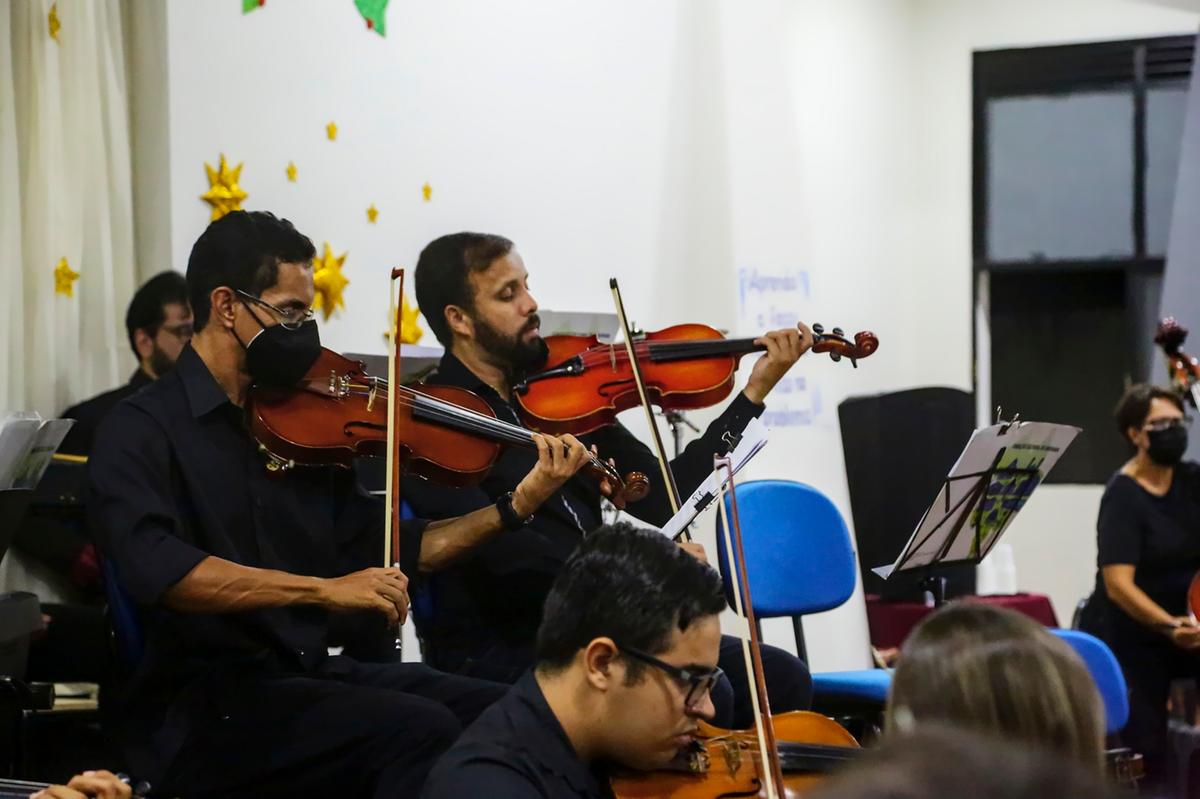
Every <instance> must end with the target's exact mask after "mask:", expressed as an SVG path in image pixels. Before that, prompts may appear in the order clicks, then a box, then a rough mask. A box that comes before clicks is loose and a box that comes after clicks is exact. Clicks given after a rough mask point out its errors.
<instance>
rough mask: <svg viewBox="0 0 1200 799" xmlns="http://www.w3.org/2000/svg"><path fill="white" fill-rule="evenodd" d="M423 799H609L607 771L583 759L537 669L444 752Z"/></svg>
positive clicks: (427, 782)
mask: <svg viewBox="0 0 1200 799" xmlns="http://www.w3.org/2000/svg"><path fill="white" fill-rule="evenodd" d="M421 796H422V797H423V799H461V797H467V796H481V797H482V796H486V797H488V799H606V797H610V796H612V794H611V792H610V791H609V790H608V783H607V780H605V779H604V777H603V775H601V774H598V773H597V772H595V771H593V770H591V769H589V768H588V766H587V765H586V764H585V763H584V762H583V761H582V760H580V759H579V756H578V755H576V754H575V750H574V748H573V747H572V746H571V741H570V739H568V738H567V734H566V733H565V732H564V731H563V728H562V725H561V724H559V723H558V718H557V717H555V715H554V711H552V710H551V709H550V706H549V705H548V704H546V697H545V696H543V695H542V689H541V687H539V686H538V684H537V680H536V679H534V676H533V672H526V674H525V675H524V676H523V677H521V679H520V680H518V681H517V683H516V685H514V686H513V687H512V690H510V691H509V692H508V694H506V695H505V697H504V698H503V699H501V700H500V701H499V702H497V703H496V704H494V705H492V706H491V707H490V708H488V709H487V710H485V711H484V712H483V714H482V715H481V716H480V717H479V718H478V719H476V720H475V723H474V724H472V725H471V726H470V727H468V728H467V730H466V732H464V733H463V734H462V736H461V737H460V738H459V739H458V741H457V742H456V743H455V744H454V746H453V747H451V749H450V751H448V752H447V753H446V754H444V755H442V758H441V760H439V761H438V763H437V765H436V766H434V769H433V771H432V772H430V774H429V779H428V780H426V782H425V790H423V791H422V792H421Z"/></svg>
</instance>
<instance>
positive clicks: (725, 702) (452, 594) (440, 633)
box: [403, 233, 813, 727]
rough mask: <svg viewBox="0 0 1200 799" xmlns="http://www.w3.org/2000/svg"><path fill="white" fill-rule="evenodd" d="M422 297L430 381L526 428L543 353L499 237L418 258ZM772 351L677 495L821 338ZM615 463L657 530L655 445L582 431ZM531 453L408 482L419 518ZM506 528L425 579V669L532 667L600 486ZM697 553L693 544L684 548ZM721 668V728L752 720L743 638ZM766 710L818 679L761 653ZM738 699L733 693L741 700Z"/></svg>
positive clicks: (631, 508)
mask: <svg viewBox="0 0 1200 799" xmlns="http://www.w3.org/2000/svg"><path fill="white" fill-rule="evenodd" d="M416 294H417V303H418V305H419V306H420V309H421V312H422V313H423V314H424V316H425V319H426V321H427V322H428V323H429V327H430V329H431V330H432V331H433V332H434V334H435V335H436V336H437V338H438V340H439V341H440V342H442V344H443V345H445V348H446V354H445V355H444V356H443V358H442V361H441V363H440V365H439V366H438V369H437V371H436V372H435V373H433V374H432V375H431V376H430V377H429V378H428V379H427V382H430V383H436V384H442V385H451V386H457V387H459V388H465V389H468V390H470V391H474V392H475V393H477V394H479V395H480V396H482V397H483V398H484V399H485V400H487V402H488V403H489V404H490V405H491V407H492V409H493V410H494V411H495V413H496V415H497V416H498V417H499V418H500V419H505V420H507V421H510V422H514V423H519V422H520V417H519V416H518V413H517V411H516V409H515V407H514V401H513V400H514V398H513V394H512V391H513V386H514V384H515V383H516V382H517V381H518V380H519V379H520V378H521V376H522V375H523V374H525V373H527V372H529V371H531V370H534V369H537V368H538V367H540V366H541V365H542V362H543V361H545V359H546V353H547V345H546V343H545V341H544V340H543V339H542V337H541V333H540V328H539V319H538V314H537V310H538V304H537V300H535V299H534V297H533V295H532V294H531V293H530V289H529V275H528V272H527V271H526V269H525V264H524V262H523V261H522V259H521V256H520V255H519V254H518V253H517V251H516V250H515V249H514V248H513V243H512V242H511V241H509V240H508V239H506V238H503V237H501V236H494V235H486V234H479V233H457V234H453V235H448V236H443V237H441V238H439V239H437V240H435V241H433V242H432V243H430V244H429V245H428V246H427V247H425V249H424V250H423V251H422V252H421V256H420V259H419V260H418V262H417V268H416ZM757 342H758V343H760V344H761V345H763V346H764V347H765V350H766V352H765V354H763V355H762V356H761V357H759V358H758V360H757V361H756V362H755V363H754V366H753V368H752V370H751V373H750V376H749V379H748V381H747V383H746V388H745V389H744V390H743V391H742V392H740V393H739V394H738V395H737V396H736V397H734V399H733V400H732V401H731V402H730V403H729V404H728V405H727V406H726V408H725V410H724V412H723V413H721V415H720V416H719V417H718V418H717V419H716V420H714V421H713V422H712V423H711V424H710V425H709V426H708V429H707V430H706V431H705V432H704V434H703V435H702V436H700V437H699V438H698V439H696V440H695V441H693V442H691V443H690V444H689V445H688V447H687V448H686V449H685V450H684V451H683V453H682V454H680V455H679V456H678V457H677V458H675V459H674V460H673V461H672V462H671V467H672V470H673V472H674V475H675V480H676V481H677V484H678V487H679V491H680V494H681V495H682V496H685V497H686V496H688V495H689V494H690V493H691V492H692V491H693V490H695V488H696V487H697V486H698V485H699V484H700V482H701V481H702V480H703V479H704V478H705V477H706V476H707V475H708V474H709V473H711V471H712V463H713V456H714V454H718V453H719V454H724V453H725V452H727V451H728V448H729V443H728V442H729V441H730V440H731V439H732V438H734V437H736V436H739V435H740V434H741V432H742V430H743V429H745V426H746V424H747V423H748V422H749V421H750V419H751V418H753V417H756V416H758V415H759V414H761V413H762V412H763V410H764V406H763V402H764V401H765V399H766V397H767V395H768V394H769V393H770V391H771V389H772V388H773V387H774V386H775V384H776V383H778V382H779V380H780V379H781V378H782V377H783V376H784V374H786V373H787V371H788V369H790V368H791V367H792V365H793V364H795V362H796V361H797V359H799V358H800V356H801V355H803V354H804V353H805V352H806V351H807V350H808V349H809V348H811V346H812V343H813V335H812V332H811V331H810V330H809V329H808V327H807V326H806V325H804V324H803V323H801V324H799V325H797V326H796V327H795V328H792V329H788V330H776V331H772V332H769V333H766V334H764V335H763V336H762V337H761V338H760V339H758V340H757ZM580 438H581V439H582V440H583V441H584V443H586V444H588V445H590V446H593V447H597V448H598V451H599V452H600V453H602V455H603V457H605V458H612V459H613V460H614V461H615V463H616V466H617V467H618V469H619V470H620V471H621V472H622V473H624V472H627V471H638V472H642V473H644V474H645V475H647V476H648V477H649V479H650V483H651V489H650V492H649V495H648V496H646V497H645V498H644V499H641V500H638V501H630V502H629V503H628V504H627V505H626V508H625V509H626V510H627V511H628V512H629V513H630V514H632V515H633V516H635V517H637V518H639V519H641V520H643V521H646V522H648V523H650V524H654V525H658V526H661V525H662V524H663V523H665V522H666V521H667V520H668V519H669V518H670V517H671V513H672V511H671V506H670V501H669V499H668V493H667V488H666V486H665V485H664V483H663V479H662V477H661V469H660V468H659V465H658V461H657V459H656V458H655V456H654V454H653V453H652V452H651V450H650V449H649V448H648V447H647V446H646V445H645V444H643V443H642V442H640V441H638V440H637V439H636V438H635V437H634V436H633V434H632V433H630V432H629V430H627V429H626V428H625V427H624V426H622V425H621V424H619V423H617V424H613V425H609V426H606V427H601V428H600V429H598V430H596V431H595V432H592V433H589V434H587V435H586V436H581V437H580ZM529 465H530V457H529V454H528V453H525V452H522V451H520V450H517V449H509V450H506V451H504V452H503V453H501V455H500V457H499V459H498V460H497V461H496V464H495V465H494V466H493V468H492V471H491V472H490V474H489V475H488V477H487V478H485V479H484V480H483V482H481V483H480V484H479V485H478V486H477V487H472V488H466V489H453V488H445V487H426V486H424V485H422V484H421V483H418V482H416V481H409V482H406V483H405V484H404V486H403V491H404V493H405V496H406V499H408V501H409V502H410V504H411V505H412V506H413V508H414V509H415V510H416V511H417V514H418V515H420V516H423V517H425V518H432V519H439V518H447V517H452V516H457V515H459V514H462V513H464V512H467V511H469V510H472V509H474V508H480V507H487V506H489V505H491V504H492V503H494V502H496V501H497V499H498V498H500V497H502V496H503V495H504V493H505V492H507V491H508V490H509V488H508V487H509V486H510V485H511V484H512V482H511V481H512V478H513V477H514V476H515V475H518V474H523V473H524V472H525V471H527V470H528V469H529ZM511 521H512V524H511V525H510V529H508V530H506V531H505V532H503V533H500V534H499V535H496V536H494V537H492V538H491V539H489V540H488V541H487V542H486V543H485V544H483V545H482V546H479V547H477V548H475V549H474V550H472V552H471V553H470V554H468V555H467V556H465V557H463V558H462V559H461V560H459V561H458V562H457V563H455V564H454V565H453V566H451V567H450V568H449V569H445V570H442V571H440V572H438V573H437V574H433V575H430V576H429V577H428V579H425V580H423V582H422V585H421V587H420V588H419V590H420V592H421V593H422V598H423V599H427V600H428V601H427V602H422V603H420V604H419V606H418V607H421V608H423V609H425V610H424V611H423V612H422V613H418V614H417V615H416V617H415V621H416V623H417V628H418V630H419V632H420V634H421V638H422V641H423V643H424V654H425V658H426V662H428V663H431V664H432V665H434V666H435V667H437V668H440V669H443V670H446V671H453V672H456V673H461V674H468V675H473V676H478V677H484V678H487V679H493V680H502V681H505V682H512V681H514V680H516V679H517V678H518V677H519V676H520V675H521V674H522V673H523V672H524V671H525V670H527V669H528V668H529V667H530V666H532V665H533V662H534V639H535V634H536V631H537V629H538V624H539V622H540V620H541V617H542V605H543V603H544V602H545V599H546V596H547V594H548V593H549V591H550V585H551V583H552V582H553V580H554V578H555V577H556V576H557V574H558V572H559V571H560V570H561V569H562V567H563V564H564V563H565V562H566V559H567V557H568V556H569V555H570V554H571V553H572V552H573V551H574V550H575V548H576V546H578V545H579V543H580V541H581V540H584V537H585V536H586V535H587V534H588V533H590V532H591V531H592V530H595V529H596V528H597V527H599V526H600V524H601V523H602V519H601V490H600V489H599V488H597V486H596V485H595V484H594V483H592V482H588V481H585V480H583V479H580V478H578V477H575V478H572V479H571V480H568V481H567V482H566V483H565V484H564V485H563V486H562V488H561V489H559V491H558V492H556V493H555V495H554V496H552V497H551V498H550V499H549V500H547V501H546V502H545V503H543V505H542V506H541V508H540V509H539V510H538V511H537V512H536V513H534V514H532V515H528V516H524V517H523V518H517V519H513V520H511ZM681 546H685V547H687V548H689V550H690V551H692V553H693V554H696V555H698V556H700V557H703V550H702V548H700V547H699V545H696V544H683V545H681ZM721 649H722V657H721V666H722V668H724V669H725V670H726V671H727V672H728V673H729V675H730V679H729V680H722V681H721V683H720V684H719V685H718V686H717V689H716V690H715V691H714V701H715V702H716V706H717V709H718V717H717V719H718V723H719V725H720V726H724V727H746V726H749V725H750V724H751V723H752V722H753V715H752V713H751V712H750V708H749V706H750V698H749V691H748V689H747V688H745V686H746V685H747V684H748V683H747V681H746V680H745V679H743V678H741V676H742V675H744V674H745V666H744V665H743V661H742V658H741V648H740V644H739V642H738V641H737V640H736V639H734V638H732V637H726V638H725V639H723V641H722V647H721ZM763 659H764V668H765V671H766V677H767V682H768V685H769V689H770V690H769V693H770V696H771V700H772V710H773V711H775V712H783V711H787V710H803V709H807V708H808V706H809V704H810V702H811V697H812V680H811V678H810V676H809V673H808V669H807V667H806V666H805V664H804V663H803V661H801V660H799V659H798V658H796V657H795V656H794V655H792V654H791V653H789V652H786V651H784V650H782V649H777V648H774V647H769V646H765V647H763ZM735 693H736V696H735Z"/></svg>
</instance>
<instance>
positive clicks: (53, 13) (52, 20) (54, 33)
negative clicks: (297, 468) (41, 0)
mask: <svg viewBox="0 0 1200 799" xmlns="http://www.w3.org/2000/svg"><path fill="white" fill-rule="evenodd" d="M46 23H47V25H48V26H49V28H50V38H51V39H53V40H54V41H56V42H57V41H58V32H59V31H60V30H62V23H61V22H59V21H58V3H51V4H50V13H49V14H47V15H46Z"/></svg>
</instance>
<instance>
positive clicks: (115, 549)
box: [87, 346, 424, 773]
mask: <svg viewBox="0 0 1200 799" xmlns="http://www.w3.org/2000/svg"><path fill="white" fill-rule="evenodd" d="M88 479H89V492H88V500H87V504H88V510H89V515H90V521H91V526H92V530H93V533H94V535H95V536H96V540H97V545H98V546H99V548H100V551H101V553H102V555H103V557H105V558H107V559H110V560H111V561H112V562H113V564H114V565H115V566H116V569H117V572H118V574H119V577H120V585H121V587H122V588H123V589H124V590H125V592H127V593H128V594H129V595H131V597H132V599H133V600H134V601H135V602H136V603H137V604H138V606H139V608H140V610H141V617H142V623H143V626H144V634H145V639H146V651H145V653H144V655H143V657H142V658H141V661H140V662H139V663H138V664H137V669H136V672H135V673H134V674H133V675H132V677H131V680H130V683H129V685H128V690H127V691H126V692H125V694H126V696H127V697H128V703H127V704H128V706H127V707H125V708H123V709H122V715H123V716H124V719H125V726H126V729H125V730H124V733H125V737H126V739H127V746H128V747H129V749H130V751H131V754H133V755H134V756H135V757H137V756H139V755H142V756H144V757H145V758H146V761H145V762H146V763H150V764H162V763H165V762H168V761H169V758H170V756H171V755H172V754H173V753H174V751H175V748H177V747H178V746H179V745H180V744H181V743H182V741H183V740H184V738H185V737H186V734H187V731H188V730H189V729H190V728H191V726H192V722H193V720H194V718H195V717H197V716H198V715H200V714H202V713H203V712H204V708H205V707H206V706H207V705H208V704H210V700H211V698H212V696H214V695H215V692H217V691H219V690H220V688H221V686H222V684H223V683H224V682H226V681H228V680H230V679H231V678H233V677H235V676H236V675H237V674H238V673H239V672H242V671H245V670H251V671H253V672H254V673H257V674H261V673H263V672H267V673H283V672H288V673H301V672H304V673H307V672H311V671H313V670H314V669H315V668H317V667H318V666H319V665H321V663H322V662H323V661H324V660H325V658H326V638H325V635H326V623H327V613H326V611H325V610H324V609H322V608H318V607H315V606H291V607H284V608H273V609H269V610H259V611H253V612H245V613H236V614H235V613H227V614H199V613H176V612H173V611H170V610H167V609H166V608H164V607H162V606H161V605H160V604H159V598H160V597H161V596H162V594H163V592H164V591H166V590H167V589H168V588H170V587H171V586H173V585H174V584H175V583H176V582H178V581H179V580H180V579H181V578H183V577H184V576H185V575H186V574H187V573H188V572H190V571H191V570H192V569H193V568H194V567H195V566H196V565H197V564H198V563H200V561H201V560H203V559H204V558H205V557H206V556H208V555H214V556H217V557H220V558H224V559H225V560H229V561H233V562H235V563H239V564H242V565H245V566H254V567H260V568H267V569H277V570H280V571H285V572H290V573H293V574H303V575H313V576H319V577H331V576H338V575H340V574H346V573H348V572H350V571H353V570H354V569H355V568H359V567H360V566H361V565H362V564H361V563H360V562H358V559H359V558H360V557H361V555H360V552H361V551H362V550H363V549H365V548H373V547H375V545H376V542H377V541H379V540H381V539H380V535H381V530H382V523H383V509H382V505H381V503H379V502H378V501H377V500H376V499H374V498H372V497H370V496H369V495H367V494H365V493H363V492H361V491H359V490H358V489H357V484H356V482H355V480H354V477H353V475H352V473H351V472H349V471H348V470H344V469H338V468H335V467H328V468H296V469H293V470H290V471H287V472H283V473H281V474H274V475H269V474H268V472H267V471H266V468H265V461H264V457H263V455H262V454H260V453H259V451H258V449H257V446H256V445H255V442H254V440H253V439H252V438H251V436H250V434H249V433H248V431H247V427H246V423H245V415H244V412H243V411H242V409H241V408H238V407H237V406H235V405H234V404H233V403H231V402H230V401H229V398H228V397H227V396H226V394H225V392H224V391H223V390H222V389H221V387H220V385H219V384H218V383H217V381H216V379H215V378H214V377H213V376H212V374H211V373H210V372H209V370H208V367H207V366H206V365H205V364H204V362H203V361H202V360H201V359H200V356H199V355H197V354H196V352H195V350H193V349H192V348H191V347H190V346H188V347H185V348H184V350H183V353H182V354H181V355H180V357H179V360H178V362H177V363H176V365H175V368H174V369H173V370H172V371H171V372H170V373H169V374H167V375H166V376H164V377H163V378H162V379H160V380H158V381H155V382H154V384H152V385H150V386H148V387H147V388H146V389H145V390H144V391H141V392H140V393H138V394H136V395H134V396H132V397H130V398H129V399H128V400H126V401H125V402H122V403H121V404H119V405H118V406H117V407H116V408H114V409H113V410H112V412H111V413H110V414H109V415H108V417H107V418H106V419H105V421H104V422H103V423H102V424H101V426H100V430H99V431H98V433H97V436H96V446H95V448H94V450H93V453H92V456H91V458H90V460H89V463H88ZM423 529H424V525H423V523H418V522H409V523H407V525H406V527H405V529H404V530H402V531H401V547H402V551H401V553H400V561H401V568H408V569H412V566H413V564H414V563H415V561H416V557H417V553H419V551H420V538H421V533H422V531H423ZM133 765H135V766H138V767H139V772H140V773H141V769H142V768H153V766H149V765H147V766H141V764H140V763H134V764H133Z"/></svg>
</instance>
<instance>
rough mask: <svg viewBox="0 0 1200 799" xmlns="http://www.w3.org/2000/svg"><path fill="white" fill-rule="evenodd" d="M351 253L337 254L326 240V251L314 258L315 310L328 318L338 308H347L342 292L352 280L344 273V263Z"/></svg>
mask: <svg viewBox="0 0 1200 799" xmlns="http://www.w3.org/2000/svg"><path fill="white" fill-rule="evenodd" d="M347 255H349V253H345V252H344V253H342V254H341V255H337V256H335V255H334V254H333V248H332V247H330V246H329V242H325V251H324V253H323V254H321V255H320V256H318V257H316V258H313V291H314V292H315V296H314V297H313V306H312V307H313V310H314V311H320V312H321V313H322V314H323V315H324V317H325V319H326V320H328V319H329V317H330V316H332V315H333V312H334V311H335V310H337V309H338V308H345V307H346V303H345V301H344V300H343V298H342V293H343V292H344V291H345V290H346V286H347V285H348V284H349V283H350V281H349V280H348V279H347V278H346V276H345V275H343V274H342V264H344V263H345V262H346V256H347Z"/></svg>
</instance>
